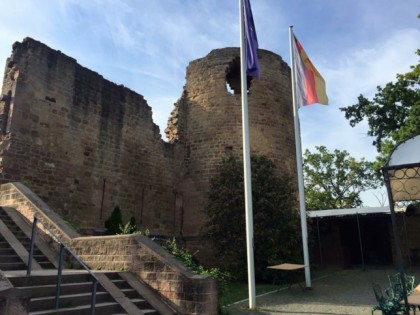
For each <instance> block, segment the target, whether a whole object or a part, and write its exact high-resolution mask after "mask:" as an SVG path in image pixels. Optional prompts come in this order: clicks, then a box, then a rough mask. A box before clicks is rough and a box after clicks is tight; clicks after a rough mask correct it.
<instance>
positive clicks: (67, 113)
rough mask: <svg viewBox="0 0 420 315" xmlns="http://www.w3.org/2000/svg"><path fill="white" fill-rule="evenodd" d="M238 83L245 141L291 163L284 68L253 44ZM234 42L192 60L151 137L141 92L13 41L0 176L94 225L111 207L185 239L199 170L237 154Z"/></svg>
mask: <svg viewBox="0 0 420 315" xmlns="http://www.w3.org/2000/svg"><path fill="white" fill-rule="evenodd" d="M258 53H259V62H260V67H261V73H262V76H261V78H260V79H252V80H250V88H249V92H248V102H249V126H250V144H251V151H252V153H259V154H264V155H266V156H268V157H269V158H271V159H272V160H273V161H274V162H275V163H276V165H277V171H278V172H279V173H284V172H286V173H288V174H294V173H295V169H296V160H295V145H294V131H293V117H292V115H293V113H292V105H291V92H290V91H291V87H290V75H289V72H290V69H289V67H288V66H287V64H286V63H285V62H284V61H283V60H282V59H281V58H280V57H279V56H277V55H276V54H274V53H272V52H269V51H265V50H259V51H258ZM239 77H240V75H239V49H238V48H224V49H217V50H213V51H211V52H210V53H209V54H208V55H207V56H206V57H204V58H201V59H198V60H194V61H192V62H190V64H189V65H188V68H187V75H186V84H185V87H184V90H183V92H182V96H181V98H180V99H179V100H178V101H177V103H176V104H175V107H174V110H173V111H172V113H171V117H170V118H169V121H168V127H167V128H166V129H165V133H166V135H167V137H168V140H169V141H168V142H165V141H163V140H162V139H161V135H160V132H159V127H158V126H157V125H155V124H154V123H153V120H152V110H151V108H150V107H149V106H148V105H147V102H146V101H145V100H144V98H143V96H141V95H140V94H137V93H135V92H133V91H131V90H129V89H128V88H126V87H124V86H121V85H117V84H114V83H112V82H110V81H107V80H106V79H104V78H103V77H102V76H101V75H99V74H98V73H95V72H93V71H91V70H89V69H86V68H84V67H82V66H81V65H79V64H78V63H77V61H76V60H75V59H73V58H71V57H68V56H66V55H65V54H63V53H61V52H60V51H56V50H53V49H51V48H49V47H47V46H46V45H44V44H42V43H40V42H38V41H35V40H33V39H31V38H26V39H24V40H23V41H22V42H21V43H20V42H16V43H15V44H14V45H13V53H12V55H11V57H10V58H8V60H7V62H6V68H5V73H4V80H3V87H2V94H1V102H0V113H1V122H0V126H1V138H0V159H1V160H0V178H1V180H2V182H9V181H20V182H22V183H24V184H25V185H27V186H28V187H29V188H31V189H32V190H33V191H34V192H36V193H37V194H38V195H39V196H40V197H41V198H42V199H43V200H44V201H45V202H46V203H48V204H49V206H50V207H52V208H53V209H54V210H55V211H57V212H58V213H59V214H60V215H62V216H63V217H64V218H66V219H68V220H69V221H71V222H73V223H74V224H76V225H78V226H80V227H82V228H84V230H85V231H93V230H95V229H100V228H103V223H104V221H105V220H106V219H107V218H108V217H109V215H110V213H111V211H112V209H113V207H114V206H115V205H119V206H120V207H121V209H122V211H123V217H124V220H125V221H126V220H128V219H129V218H130V217H131V216H134V217H135V219H136V221H137V223H138V224H139V225H140V226H141V227H142V228H148V229H149V230H150V231H151V232H152V233H154V234H162V235H174V236H183V237H184V239H185V240H186V241H190V242H192V243H194V241H195V240H196V238H197V236H198V235H199V231H200V227H201V226H202V225H203V224H204V222H205V220H206V217H205V213H204V212H203V206H204V205H205V202H206V193H207V189H208V184H209V179H210V178H211V177H212V175H214V174H215V172H216V170H217V167H218V165H220V162H221V160H222V159H223V158H224V157H225V156H226V154H233V155H235V156H237V157H238V158H240V157H241V156H242V125H241V124H242V122H241V100H240V92H241V91H240V84H239V83H240V81H239Z"/></svg>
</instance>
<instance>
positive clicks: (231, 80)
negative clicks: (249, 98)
mask: <svg viewBox="0 0 420 315" xmlns="http://www.w3.org/2000/svg"><path fill="white" fill-rule="evenodd" d="M251 82H252V77H249V76H247V87H248V92H249V89H250V88H251ZM226 90H227V91H228V93H230V94H236V95H239V94H241V64H240V59H239V57H236V58H235V59H233V60H232V61H231V62H230V63H229V66H228V68H227V70H226Z"/></svg>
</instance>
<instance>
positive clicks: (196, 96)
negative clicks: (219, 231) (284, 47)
mask: <svg viewBox="0 0 420 315" xmlns="http://www.w3.org/2000/svg"><path fill="white" fill-rule="evenodd" d="M258 53H259V62H260V67H261V73H262V75H261V78H260V79H252V80H250V82H249V84H248V86H250V88H249V91H248V107H249V130H250V145H251V154H252V153H258V154H264V155H266V156H268V157H269V158H270V159H272V160H273V161H274V162H275V163H276V165H277V170H278V172H279V173H284V172H286V173H288V174H294V173H295V170H296V160H295V143H294V132H293V108H292V104H291V99H292V97H291V86H290V69H289V67H288V66H287V65H286V63H285V62H284V61H282V59H281V58H280V57H279V56H277V55H275V54H274V53H272V52H269V51H266V50H259V51H258ZM186 81H187V82H186V85H185V88H184V92H183V95H182V97H181V99H180V100H179V101H178V103H177V104H176V106H175V109H174V111H173V117H172V118H171V119H170V120H169V124H168V128H167V129H166V133H167V135H168V136H169V139H170V141H171V142H174V143H175V144H176V143H179V144H180V145H181V146H182V147H183V152H184V174H183V176H182V178H183V180H182V182H181V186H182V187H183V189H182V191H184V192H188V197H186V198H184V207H183V208H184V217H185V218H186V220H185V221H184V232H187V231H188V232H187V234H186V235H196V234H197V233H198V230H197V229H198V228H199V227H200V226H199V225H197V224H196V220H188V218H194V217H198V218H199V219H198V221H199V222H202V221H203V220H205V213H203V212H202V211H201V209H202V208H203V206H204V203H205V202H206V190H207V188H208V184H209V179H210V178H211V177H212V176H213V175H214V174H215V171H216V170H217V167H218V166H219V165H220V162H221V159H222V158H223V157H225V156H226V155H227V154H234V155H235V156H237V157H238V158H239V159H241V158H242V116H241V115H242V111H241V95H240V93H241V91H240V66H239V49H238V48H224V49H217V50H213V51H212V52H210V53H209V54H208V55H207V56H206V57H204V58H201V59H198V60H195V61H192V62H191V63H190V64H189V66H188V68H187V77H186ZM184 196H187V193H185V194H184Z"/></svg>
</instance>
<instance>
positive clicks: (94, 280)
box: [26, 215, 98, 315]
mask: <svg viewBox="0 0 420 315" xmlns="http://www.w3.org/2000/svg"><path fill="white" fill-rule="evenodd" d="M38 222H39V223H41V224H42V225H43V226H44V228H45V229H46V230H47V231H48V232H50V233H51V235H52V236H53V237H54V238H55V239H56V240H57V242H58V243H59V244H60V254H59V260H58V274H57V286H56V288H55V309H58V308H59V306H60V287H61V276H62V273H63V258H64V250H67V252H68V253H69V254H70V255H71V256H73V258H74V259H76V260H77V262H78V263H79V264H80V265H81V266H82V267H83V268H84V269H85V270H86V271H87V272H88V273H89V275H90V276H91V277H92V298H91V304H90V314H91V315H94V314H95V304H96V290H97V286H98V279H97V278H96V276H95V275H94V273H93V272H92V271H91V270H90V269H89V267H88V266H86V264H85V263H84V262H83V261H81V260H80V259H79V258H78V257H77V256H76V255H75V254H74V253H73V252H72V251H71V249H70V248H69V247H67V246H66V245H65V244H64V242H63V241H62V240H61V238H60V237H59V236H57V234H55V233H54V231H52V230H51V229H50V228H49V227H48V226H46V225H45V223H44V222H42V221H41V220H39V219H38V217H37V216H36V215H34V222H33V224H32V236H31V247H30V250H29V259H28V269H27V271H26V275H27V276H30V275H31V271H32V257H33V252H34V244H35V236H36V225H37V223H38Z"/></svg>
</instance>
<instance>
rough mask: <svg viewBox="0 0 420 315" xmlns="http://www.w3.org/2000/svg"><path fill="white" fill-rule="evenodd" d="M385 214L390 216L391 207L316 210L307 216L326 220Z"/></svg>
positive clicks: (398, 210) (399, 210)
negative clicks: (349, 216)
mask: <svg viewBox="0 0 420 315" xmlns="http://www.w3.org/2000/svg"><path fill="white" fill-rule="evenodd" d="M395 211H397V212H402V211H405V208H396V209H395ZM376 213H384V214H390V213H391V211H390V209H389V207H364V208H351V209H329V210H314V211H307V212H306V214H307V216H308V217H310V218H324V217H341V216H346V215H356V214H361V215H365V214H376Z"/></svg>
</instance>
